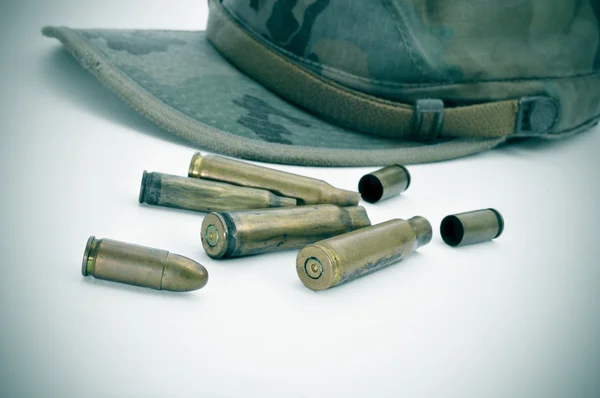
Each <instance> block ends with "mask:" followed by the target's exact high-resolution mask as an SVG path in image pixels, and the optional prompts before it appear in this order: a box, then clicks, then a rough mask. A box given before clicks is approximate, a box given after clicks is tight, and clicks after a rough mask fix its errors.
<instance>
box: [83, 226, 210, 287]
mask: <svg viewBox="0 0 600 398" xmlns="http://www.w3.org/2000/svg"><path fill="white" fill-rule="evenodd" d="M81 273H82V274H83V276H87V275H92V276H93V277H94V278H98V279H104V280H108V281H113V282H120V283H126V284H128V285H135V286H143V287H149V288H152V289H156V290H170V291H174V292H187V291H192V290H197V289H200V288H202V287H204V285H206V282H208V272H207V271H206V268H204V267H203V266H202V265H200V264H199V263H197V262H195V261H193V260H190V259H189V258H187V257H183V256H180V255H178V254H173V253H169V252H168V251H165V250H158V249H152V248H150V247H144V246H138V245H133V244H130V243H124V242H118V241H116V240H110V239H96V238H95V237H94V236H91V237H90V238H89V239H88V242H87V245H86V246H85V252H84V254H83V262H82V264H81Z"/></svg>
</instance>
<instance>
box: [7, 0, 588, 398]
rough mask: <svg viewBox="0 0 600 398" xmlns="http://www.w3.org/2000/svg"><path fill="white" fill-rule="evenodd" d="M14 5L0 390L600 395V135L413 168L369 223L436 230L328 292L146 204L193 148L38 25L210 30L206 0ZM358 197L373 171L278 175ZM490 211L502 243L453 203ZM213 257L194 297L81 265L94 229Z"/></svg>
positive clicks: (190, 219) (285, 257)
mask: <svg viewBox="0 0 600 398" xmlns="http://www.w3.org/2000/svg"><path fill="white" fill-rule="evenodd" d="M1 10H2V11H0V48H1V49H2V56H1V57H0V72H1V73H0V87H1V88H2V92H1V94H0V101H1V102H0V120H2V133H1V135H0V177H1V181H2V185H1V186H2V190H1V192H2V196H1V199H0V204H1V207H0V214H1V219H0V228H1V230H0V231H1V237H2V239H0V253H1V254H2V256H1V257H0V259H1V260H0V261H1V266H2V276H1V277H0V315H1V317H0V319H1V320H2V321H1V328H0V330H1V332H0V366H1V369H0V396H2V397H107V396H110V397H121V396H123V397H142V396H143V397H148V396H150V397H166V396H168V397H241V396H243V397H250V396H256V397H338V396H339V397H457V398H458V397H460V398H463V397H487V398H489V397H498V398H506V397H544V398H548V397H597V396H599V395H600V378H599V377H598V376H599V375H600V341H599V337H600V319H599V318H600V313H599V311H598V303H600V289H599V288H598V284H599V283H600V260H599V258H600V244H598V239H597V231H598V226H599V225H600V209H599V206H598V203H599V199H598V198H599V197H600V188H599V184H598V171H600V156H599V155H598V148H599V147H600V129H599V128H598V127H596V128H595V129H594V130H593V131H592V132H588V133H585V134H581V135H579V136H576V137H574V138H571V139H568V140H563V141H556V142H546V141H529V142H523V143H520V144H514V145H510V146H505V147H503V148H500V149H496V150H494V151H491V152H487V153H485V154H482V155H477V156H472V157H469V158H465V159H461V160H456V161H452V162H446V163H438V164H429V165H422V166H409V170H410V172H411V174H412V184H411V187H410V188H409V190H408V191H406V192H405V194H404V195H403V196H402V197H398V198H395V199H391V200H388V201H386V202H382V203H380V204H378V205H369V204H364V205H365V207H366V208H367V211H368V213H369V215H370V217H371V220H372V221H373V222H374V223H377V222H382V221H385V220H388V219H390V218H409V217H412V216H414V215H422V216H424V217H426V218H428V219H429V220H430V221H431V223H432V225H433V227H434V238H433V241H432V242H431V243H430V244H429V245H428V246H425V247H423V248H421V249H420V250H419V252H418V253H417V254H415V255H414V256H412V257H411V258H409V259H407V260H406V261H404V262H402V263H399V264H396V265H394V266H391V267H389V268H386V269H384V270H382V271H380V272H377V273H375V274H372V275H369V276H366V277H364V278H361V279H358V280H356V281H354V282H351V283H348V284H345V285H342V286H339V287H336V288H333V289H330V290H328V291H324V292H318V293H316V292H313V291H310V290H308V289H306V288H305V287H304V286H303V285H302V284H301V283H300V281H299V279H298V277H297V275H296V271H295V257H296V252H283V253H277V254H270V255H264V256H256V257H248V258H243V259H235V260H229V261H222V262H218V261H214V260H211V259H209V258H208V256H207V255H206V254H205V253H204V251H203V249H202V246H201V243H200V236H199V235H200V224H201V221H202V217H203V215H202V214H199V213H192V212H185V211H177V210H170V209H165V208H160V207H150V206H142V205H139V204H138V202H137V198H138V191H139V185H140V180H141V176H142V172H143V171H144V170H148V171H159V172H164V173H171V174H180V175H185V173H186V172H187V167H188V162H189V160H190V158H191V156H192V154H193V153H194V152H195V150H196V148H193V147H192V146H191V145H188V144H187V143H186V142H184V141H182V140H179V139H177V138H175V137H174V136H171V135H169V134H168V133H165V132H163V131H161V130H160V129H159V128H157V127H155V126H154V125H153V124H152V123H150V122H148V121H146V120H145V119H144V118H143V117H141V116H139V115H138V114H136V113H135V112H134V111H132V110H130V109H129V108H128V107H127V106H126V105H125V104H123V103H122V102H121V101H120V100H119V99H118V98H116V97H114V96H113V95H112V94H110V93H108V92H107V91H106V90H105V89H104V88H103V87H102V85H101V84H100V83H98V82H97V81H96V80H95V79H94V78H93V77H92V76H91V75H89V74H88V73H87V72H86V71H84V70H83V69H82V68H81V67H80V66H79V65H78V64H77V63H76V62H75V61H74V60H73V59H72V58H71V57H70V56H69V55H68V54H67V53H66V52H65V51H63V50H62V49H61V47H60V45H59V43H58V42H57V41H55V40H50V39H46V38H44V37H42V35H41V34H40V29H41V27H42V26H43V25H49V24H54V25H68V26H71V27H82V28H83V27H114V28H165V29H170V28H172V29H198V28H202V27H203V26H204V25H205V23H206V16H207V15H206V12H207V10H206V5H205V3H204V2H202V1H200V2H197V1H183V0H171V1H156V0H152V1H150V0H130V1H122V0H121V1H115V0H104V1H91V0H86V1H81V0H80V1H77V0H62V1H58V0H54V1H41V0H37V1H33V0H29V1H27V0H26V1H16V0H12V1H8V2H4V3H3V4H2V6H1ZM274 167H277V168H279V169H282V170H288V171H293V172H297V173H301V174H304V175H308V176H313V177H318V178H321V179H324V180H327V181H328V182H330V183H332V184H333V185H335V186H338V187H340V188H345V189H356V185H357V183H358V180H359V179H360V177H361V176H362V175H364V174H366V173H367V172H369V171H372V170H374V168H354V169H351V168H349V169H323V168H302V167H290V166H279V165H278V166H274ZM487 207H493V208H496V209H498V210H499V211H500V212H501V213H502V214H503V216H504V219H505V221H506V228H505V231H504V234H503V235H502V236H501V237H500V238H498V239H497V240H496V241H494V242H488V243H483V244H479V245H472V246H467V247H462V248H450V247H448V246H446V245H445V244H444V243H443V242H442V240H441V238H440V236H439V232H438V229H439V223H440V221H441V220H442V218H443V217H444V216H445V215H447V214H452V213H457V212H462V211H468V210H474V209H479V208H487ZM92 234H93V235H96V237H98V238H103V237H107V238H112V239H117V240H122V241H126V242H131V243H137V244H142V245H146V246H153V247H157V248H161V249H166V250H170V251H172V252H174V253H178V254H182V255H185V256H188V257H191V258H193V259H195V260H197V261H199V262H201V263H202V264H204V265H205V266H206V268H207V269H208V271H209V274H210V279H209V282H208V285H207V286H206V287H205V288H204V289H202V290H200V291H197V292H193V293H190V294H174V293H168V292H156V291H152V290H149V289H142V288H136V287H130V286H125V285H119V284H115V283H110V282H103V281H99V280H95V279H93V278H91V277H88V278H83V277H82V276H81V273H80V265H81V256H82V254H83V250H84V247H85V243H86V240H87V238H88V236H89V235H92Z"/></svg>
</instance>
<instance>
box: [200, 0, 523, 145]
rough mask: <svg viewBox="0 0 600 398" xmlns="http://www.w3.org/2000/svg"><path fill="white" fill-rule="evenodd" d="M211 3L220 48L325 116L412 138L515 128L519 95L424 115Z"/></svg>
mask: <svg viewBox="0 0 600 398" xmlns="http://www.w3.org/2000/svg"><path fill="white" fill-rule="evenodd" d="M209 4H210V17H209V21H208V28H207V36H208V39H209V41H210V42H211V43H212V44H213V46H214V47H215V48H216V49H217V50H218V51H219V53H220V54H221V55H222V56H224V57H225V58H226V59H227V60H228V61H229V62H231V63H232V64H234V65H235V66H237V67H238V68H239V69H240V70H242V71H243V72H244V73H246V74H247V75H248V76H250V77H251V78H252V79H254V80H256V81H258V82H259V83H261V84H262V85H264V86H265V87H267V88H268V89H270V90H271V91H273V92H275V93H276V94H278V95H280V96H281V97H283V98H286V99H287V100H289V101H292V102H294V103H296V104H298V105H300V106H302V107H303V108H306V109H308V110H309V111H311V112H313V113H315V114H317V115H319V116H320V117H322V118H324V119H327V120H330V121H332V122H334V123H336V124H339V125H342V126H345V127H349V128H352V129H354V130H358V131H363V132H366V133H371V134H376V135H380V136H387V137H394V138H403V139H413V140H415V139H420V140H422V139H426V140H428V139H432V138H435V137H436V136H438V135H439V136H445V137H463V138H501V137H508V136H511V135H513V134H514V132H515V125H516V120H517V114H518V111H519V100H518V99H515V100H505V101H497V102H490V103H481V104H475V105H468V106H459V107H452V108H446V109H443V110H442V111H443V113H439V112H438V117H436V118H430V117H429V116H427V117H426V118H425V119H423V118H422V116H423V113H422V112H421V113H419V110H418V107H419V105H418V104H417V106H416V107H413V106H412V105H409V104H403V103H398V102H393V101H387V100H384V99H381V98H378V97H374V96H371V95H367V94H364V93H361V92H359V91H356V90H352V89H349V88H347V87H344V86H341V85H339V84H337V83H335V82H332V81H330V80H326V79H324V78H322V77H321V76H319V75H317V74H315V73H313V72H312V71H309V70H307V69H305V68H302V67H300V66H299V65H297V64H296V63H294V62H293V61H291V60H290V59H288V58H286V57H285V56H283V55H282V54H281V53H279V52H278V51H275V50H273V49H271V48H270V47H269V44H268V43H267V42H266V41H264V39H263V38H261V37H258V36H254V35H253V34H251V33H250V32H249V31H248V30H247V29H244V27H243V26H242V25H241V23H240V22H239V21H237V20H236V19H234V17H233V16H232V15H231V14H230V13H229V12H228V11H227V10H226V9H225V8H224V7H223V5H222V4H220V2H219V1H215V0H211V1H209ZM415 108H416V111H415ZM419 115H420V116H421V121H420V122H419V124H418V128H417V129H415V126H417V124H416V119H417V118H419ZM439 115H443V123H441V122H442V119H441V118H440V117H439ZM423 122H425V124H423Z"/></svg>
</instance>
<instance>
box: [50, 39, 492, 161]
mask: <svg viewBox="0 0 600 398" xmlns="http://www.w3.org/2000/svg"><path fill="white" fill-rule="evenodd" d="M43 33H44V35H46V36H48V37H55V38H57V39H59V40H60V41H61V42H62V43H63V44H64V45H65V46H66V47H67V49H68V50H69V51H70V52H71V54H73V55H74V57H75V58H76V59H77V60H79V62H80V63H81V64H82V65H83V66H84V67H85V68H86V69H88V70H89V71H90V72H92V73H93V74H94V75H95V76H96V77H97V78H98V79H99V80H100V81H101V82H102V83H103V84H104V85H106V86H107V87H108V88H109V89H110V90H111V91H113V92H114V93H116V94H117V95H118V96H119V97H121V98H122V99H123V100H124V101H125V102H126V103H128V104H129V105H130V106H132V107H133V108H134V109H136V110H137V111H138V112H140V113H142V114H143V115H144V116H146V117H147V118H149V119H150V120H152V121H153V122H154V123H156V124H158V125H159V126H160V127H162V128H164V129H165V130H167V131H169V132H172V133H174V134H175V135H177V136H180V137H182V138H184V139H186V140H188V141H190V142H192V143H194V144H197V145H199V146H200V147H202V148H204V149H208V150H211V151H215V152H218V153H222V154H226V155H231V156H236V157H240V158H245V159H253V160H259V161H265V162H274V163H285V164H297V165H306V166H380V165H387V164H393V163H400V164H413V163H426V162H434V161H441V160H447V159H453V158H457V157H461V156H466V155H470V154H473V153H476V152H480V151H484V150H486V149H490V148H492V147H494V146H496V145H497V144H499V143H500V142H502V141H503V139H489V140H467V139H452V140H449V139H445V140H443V141H436V142H433V143H429V144H420V143H417V142H413V141H400V140H391V139H386V138H380V137H376V136H373V135H368V134H363V133H358V132H356V131H353V130H349V129H345V128H342V127H338V126H336V125H333V124H331V123H328V122H326V121H324V120H322V119H319V118H317V117H315V116H313V115H311V114H310V113H307V112H306V111H304V110H303V109H302V108H299V107H297V106H294V105H292V104H290V103H289V102H287V101H285V100H283V99H282V98H280V97H278V96H277V95H276V94H273V93H272V92H270V91H269V90H267V89H266V88H264V87H263V86H261V85H260V84H258V83H257V82H255V81H254V80H252V79H250V78H249V77H247V76H246V75H244V74H243V73H241V72H240V71H239V70H237V69H236V68H235V67H233V66H232V65H231V64H229V63H228V62H227V61H226V60H225V59H224V58H223V57H221V55H219V53H218V52H217V51H216V50H215V49H214V48H213V47H212V46H211V45H210V43H209V42H208V41H207V40H206V34H205V32H202V31H196V32H186V31H154V30H146V31H144V30H74V29H69V28H55V27H47V28H44V30H43Z"/></svg>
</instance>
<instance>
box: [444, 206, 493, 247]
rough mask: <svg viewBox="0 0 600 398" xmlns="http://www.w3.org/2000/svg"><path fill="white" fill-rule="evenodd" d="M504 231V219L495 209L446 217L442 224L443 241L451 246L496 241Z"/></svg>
mask: <svg viewBox="0 0 600 398" xmlns="http://www.w3.org/2000/svg"><path fill="white" fill-rule="evenodd" d="M503 231H504V218H503V217H502V215H501V214H500V212H499V211H498V210H495V209H482V210H475V211H469V212H466V213H459V214H454V215H450V216H446V217H444V219H443V220H442V223H441V224H440V234H441V235H442V239H443V240H444V242H446V244H448V245H450V246H463V245H469V244H471V243H478V242H485V241H488V240H491V239H496V238H497V237H499V236H500V235H501V234H502V232H503Z"/></svg>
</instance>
